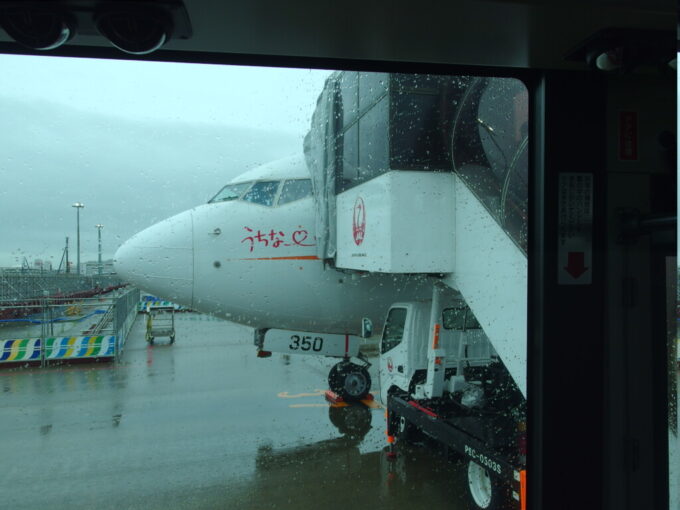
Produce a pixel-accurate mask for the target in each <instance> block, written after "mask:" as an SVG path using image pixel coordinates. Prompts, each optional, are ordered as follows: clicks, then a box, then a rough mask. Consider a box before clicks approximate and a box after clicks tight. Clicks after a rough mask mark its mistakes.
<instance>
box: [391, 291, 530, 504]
mask: <svg viewBox="0 0 680 510" xmlns="http://www.w3.org/2000/svg"><path fill="white" fill-rule="evenodd" d="M379 375H380V397H381V400H382V402H383V404H384V405H385V406H386V407H387V434H388V441H389V442H390V443H394V442H395V441H396V442H399V441H417V440H418V439H424V440H426V442H428V443H434V444H435V445H437V449H439V450H440V451H444V452H447V453H454V454H458V455H459V456H461V457H462V458H463V459H465V461H466V462H467V478H468V488H469V497H470V502H471V504H472V505H473V507H474V508H480V509H485V510H492V509H500V508H515V509H520V508H525V507H524V505H525V504H526V503H525V497H524V494H525V491H526V478H525V477H526V471H525V464H526V410H525V406H526V401H525V399H524V396H523V395H522V393H521V392H520V391H519V389H518V388H517V386H516V385H515V383H514V381H513V379H512V377H510V375H509V373H508V371H507V370H506V369H505V367H504V365H503V363H502V362H501V360H500V358H499V357H498V355H497V353H496V351H495V350H494V348H493V346H492V345H491V343H490V341H489V339H488V338H487V336H486V335H485V333H484V331H483V330H482V328H481V327H480V325H479V323H478V322H477V319H476V318H475V317H474V315H473V313H472V311H471V310H470V308H469V307H468V306H467V305H466V303H465V302H464V301H463V300H462V299H461V298H460V297H459V295H458V296H456V295H455V293H453V291H452V290H451V289H450V288H448V287H446V286H444V285H435V287H434V292H433V298H432V300H428V301H419V302H404V303H395V304H394V305H393V306H392V307H391V308H390V310H389V312H388V315H387V320H386V322H385V326H384V328H383V334H382V338H381V340H380V369H379ZM442 447H443V448H442Z"/></svg>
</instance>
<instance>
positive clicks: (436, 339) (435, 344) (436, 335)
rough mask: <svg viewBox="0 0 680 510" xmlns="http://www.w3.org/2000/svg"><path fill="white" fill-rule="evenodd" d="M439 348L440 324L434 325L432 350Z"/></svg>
mask: <svg viewBox="0 0 680 510" xmlns="http://www.w3.org/2000/svg"><path fill="white" fill-rule="evenodd" d="M437 347H439V324H435V325H434V339H433V340H432V348H433V349H436V348H437Z"/></svg>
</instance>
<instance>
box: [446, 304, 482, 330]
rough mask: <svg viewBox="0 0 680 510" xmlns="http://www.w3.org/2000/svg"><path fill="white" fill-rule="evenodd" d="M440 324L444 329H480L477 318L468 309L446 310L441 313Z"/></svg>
mask: <svg viewBox="0 0 680 510" xmlns="http://www.w3.org/2000/svg"><path fill="white" fill-rule="evenodd" d="M442 323H443V326H444V328H445V329H458V330H465V331H467V330H470V329H481V326H480V325H479V322H478V321H477V318H476V317H475V315H474V314H473V313H472V310H470V309H469V308H468V307H456V308H447V309H445V310H444V311H443V312H442Z"/></svg>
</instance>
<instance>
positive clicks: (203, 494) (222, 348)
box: [0, 313, 466, 510]
mask: <svg viewBox="0 0 680 510" xmlns="http://www.w3.org/2000/svg"><path fill="white" fill-rule="evenodd" d="M176 318H177V324H176V326H177V340H176V342H175V344H174V345H168V344H167V343H166V342H164V340H166V339H160V340H159V341H158V342H157V344H156V345H154V346H153V347H150V346H147V344H146V343H145V342H144V320H143V319H144V317H142V316H140V317H139V318H138V320H137V322H136V323H135V326H134V327H133V330H132V333H131V336H130V339H129V340H128V344H127V347H126V350H125V352H124V354H123V357H122V361H121V362H120V363H119V364H118V365H114V364H109V363H94V364H91V365H78V366H73V367H50V368H47V369H40V368H35V369H32V368H26V369H11V370H7V369H5V370H3V371H0V388H2V395H1V398H2V404H1V408H0V416H1V419H0V452H1V455H2V466H3V469H2V471H1V474H0V491H2V494H3V506H4V507H6V508H43V507H47V506H49V507H51V508H52V509H59V508H117V509H119V508H140V509H141V508H144V509H148V508H187V509H188V508H230V509H231V508H234V509H241V508H242V509H288V508H290V509H318V508H326V509H334V508H341V509H345V508H348V507H354V508H356V509H360V508H373V509H380V508H390V509H406V508H409V509H411V508H423V507H426V506H433V505H434V506H438V507H442V508H448V509H454V510H463V509H465V508H466V506H465V504H464V501H465V499H464V496H465V487H464V482H463V475H462V470H461V469H454V468H453V467H452V465H451V464H448V463H446V462H445V461H444V460H443V459H441V458H439V457H438V456H436V455H433V454H431V453H429V452H427V451H426V450H423V449H419V448H414V449H402V450H400V455H398V457H397V459H396V460H395V461H389V460H388V459H387V458H386V455H385V453H384V448H385V436H384V429H385V424H384V415H383V414H384V411H383V409H381V408H380V406H379V405H377V404H375V405H373V407H365V406H359V407H357V406H347V407H329V404H328V403H327V402H326V401H325V400H324V397H323V391H322V390H323V389H324V388H325V386H326V377H327V373H328V370H329V368H330V367H331V366H332V364H333V363H334V360H331V359H320V358H305V357H294V356H290V357H285V356H276V355H275V356H273V357H271V358H267V359H257V358H256V357H255V350H254V347H253V345H252V333H251V330H249V329H248V328H244V327H241V326H237V325H234V324H230V323H227V322H223V321H219V320H216V319H212V318H210V317H206V316H202V315H197V314H189V313H186V314H178V315H177V316H176ZM373 375H374V377H373V379H374V381H376V384H377V374H373ZM374 390H377V387H376V388H374Z"/></svg>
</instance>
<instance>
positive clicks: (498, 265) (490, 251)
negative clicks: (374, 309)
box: [305, 72, 528, 395]
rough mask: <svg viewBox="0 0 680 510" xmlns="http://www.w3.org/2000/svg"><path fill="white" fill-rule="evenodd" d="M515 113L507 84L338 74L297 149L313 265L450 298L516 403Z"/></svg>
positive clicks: (524, 117) (519, 148)
mask: <svg viewBox="0 0 680 510" xmlns="http://www.w3.org/2000/svg"><path fill="white" fill-rule="evenodd" d="M527 105H528V93H527V90H526V88H525V87H524V85H523V84H522V83H521V82H520V81H518V80H514V79H507V78H474V77H469V76H464V77H442V76H424V75H421V76H417V75H400V74H381V73H360V72H340V73H334V74H333V75H331V76H330V77H329V78H328V80H327V82H326V86H325V87H324V90H323V92H322V94H321V96H320V97H319V101H318V103H317V108H316V111H315V112H314V116H313V119H312V129H311V130H310V132H309V134H308V135H307V137H306V139H305V154H306V157H307V163H308V165H309V167H310V169H311V173H312V180H313V183H314V193H315V203H316V208H317V243H318V245H317V247H318V256H319V257H320V258H322V259H324V260H326V261H328V263H329V264H330V265H334V266H335V267H336V268H338V269H342V270H350V271H352V270H353V271H372V272H383V273H401V274H404V273H408V274H414V273H424V274H428V275H433V276H436V277H438V278H440V280H441V281H442V282H444V283H446V284H447V285H449V286H451V287H452V288H454V289H456V290H458V291H459V292H460V293H461V294H462V296H463V297H464V299H465V301H466V302H467V303H468V305H469V306H470V308H471V309H472V311H473V313H474V314H475V316H476V317H477V319H478V320H479V322H480V324H481V325H482V327H483V329H484V331H485V332H486V334H487V336H488V337H489V338H490V340H491V342H492V343H493V345H494V348H495V349H496V351H497V352H498V354H499V355H500V357H501V359H502V360H503V362H504V364H505V366H506V367H507V369H508V371H509V372H510V374H511V375H512V377H513V378H514V380H515V382H516V384H517V385H518V387H519V388H520V390H521V391H522V393H523V394H524V395H526V338H527V331H526V317H527V309H526V306H527V259H526V238H527V236H526V233H527V214H526V213H527V166H528V163H527V162H528V158H527V147H528V136H527V123H528V108H527Z"/></svg>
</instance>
